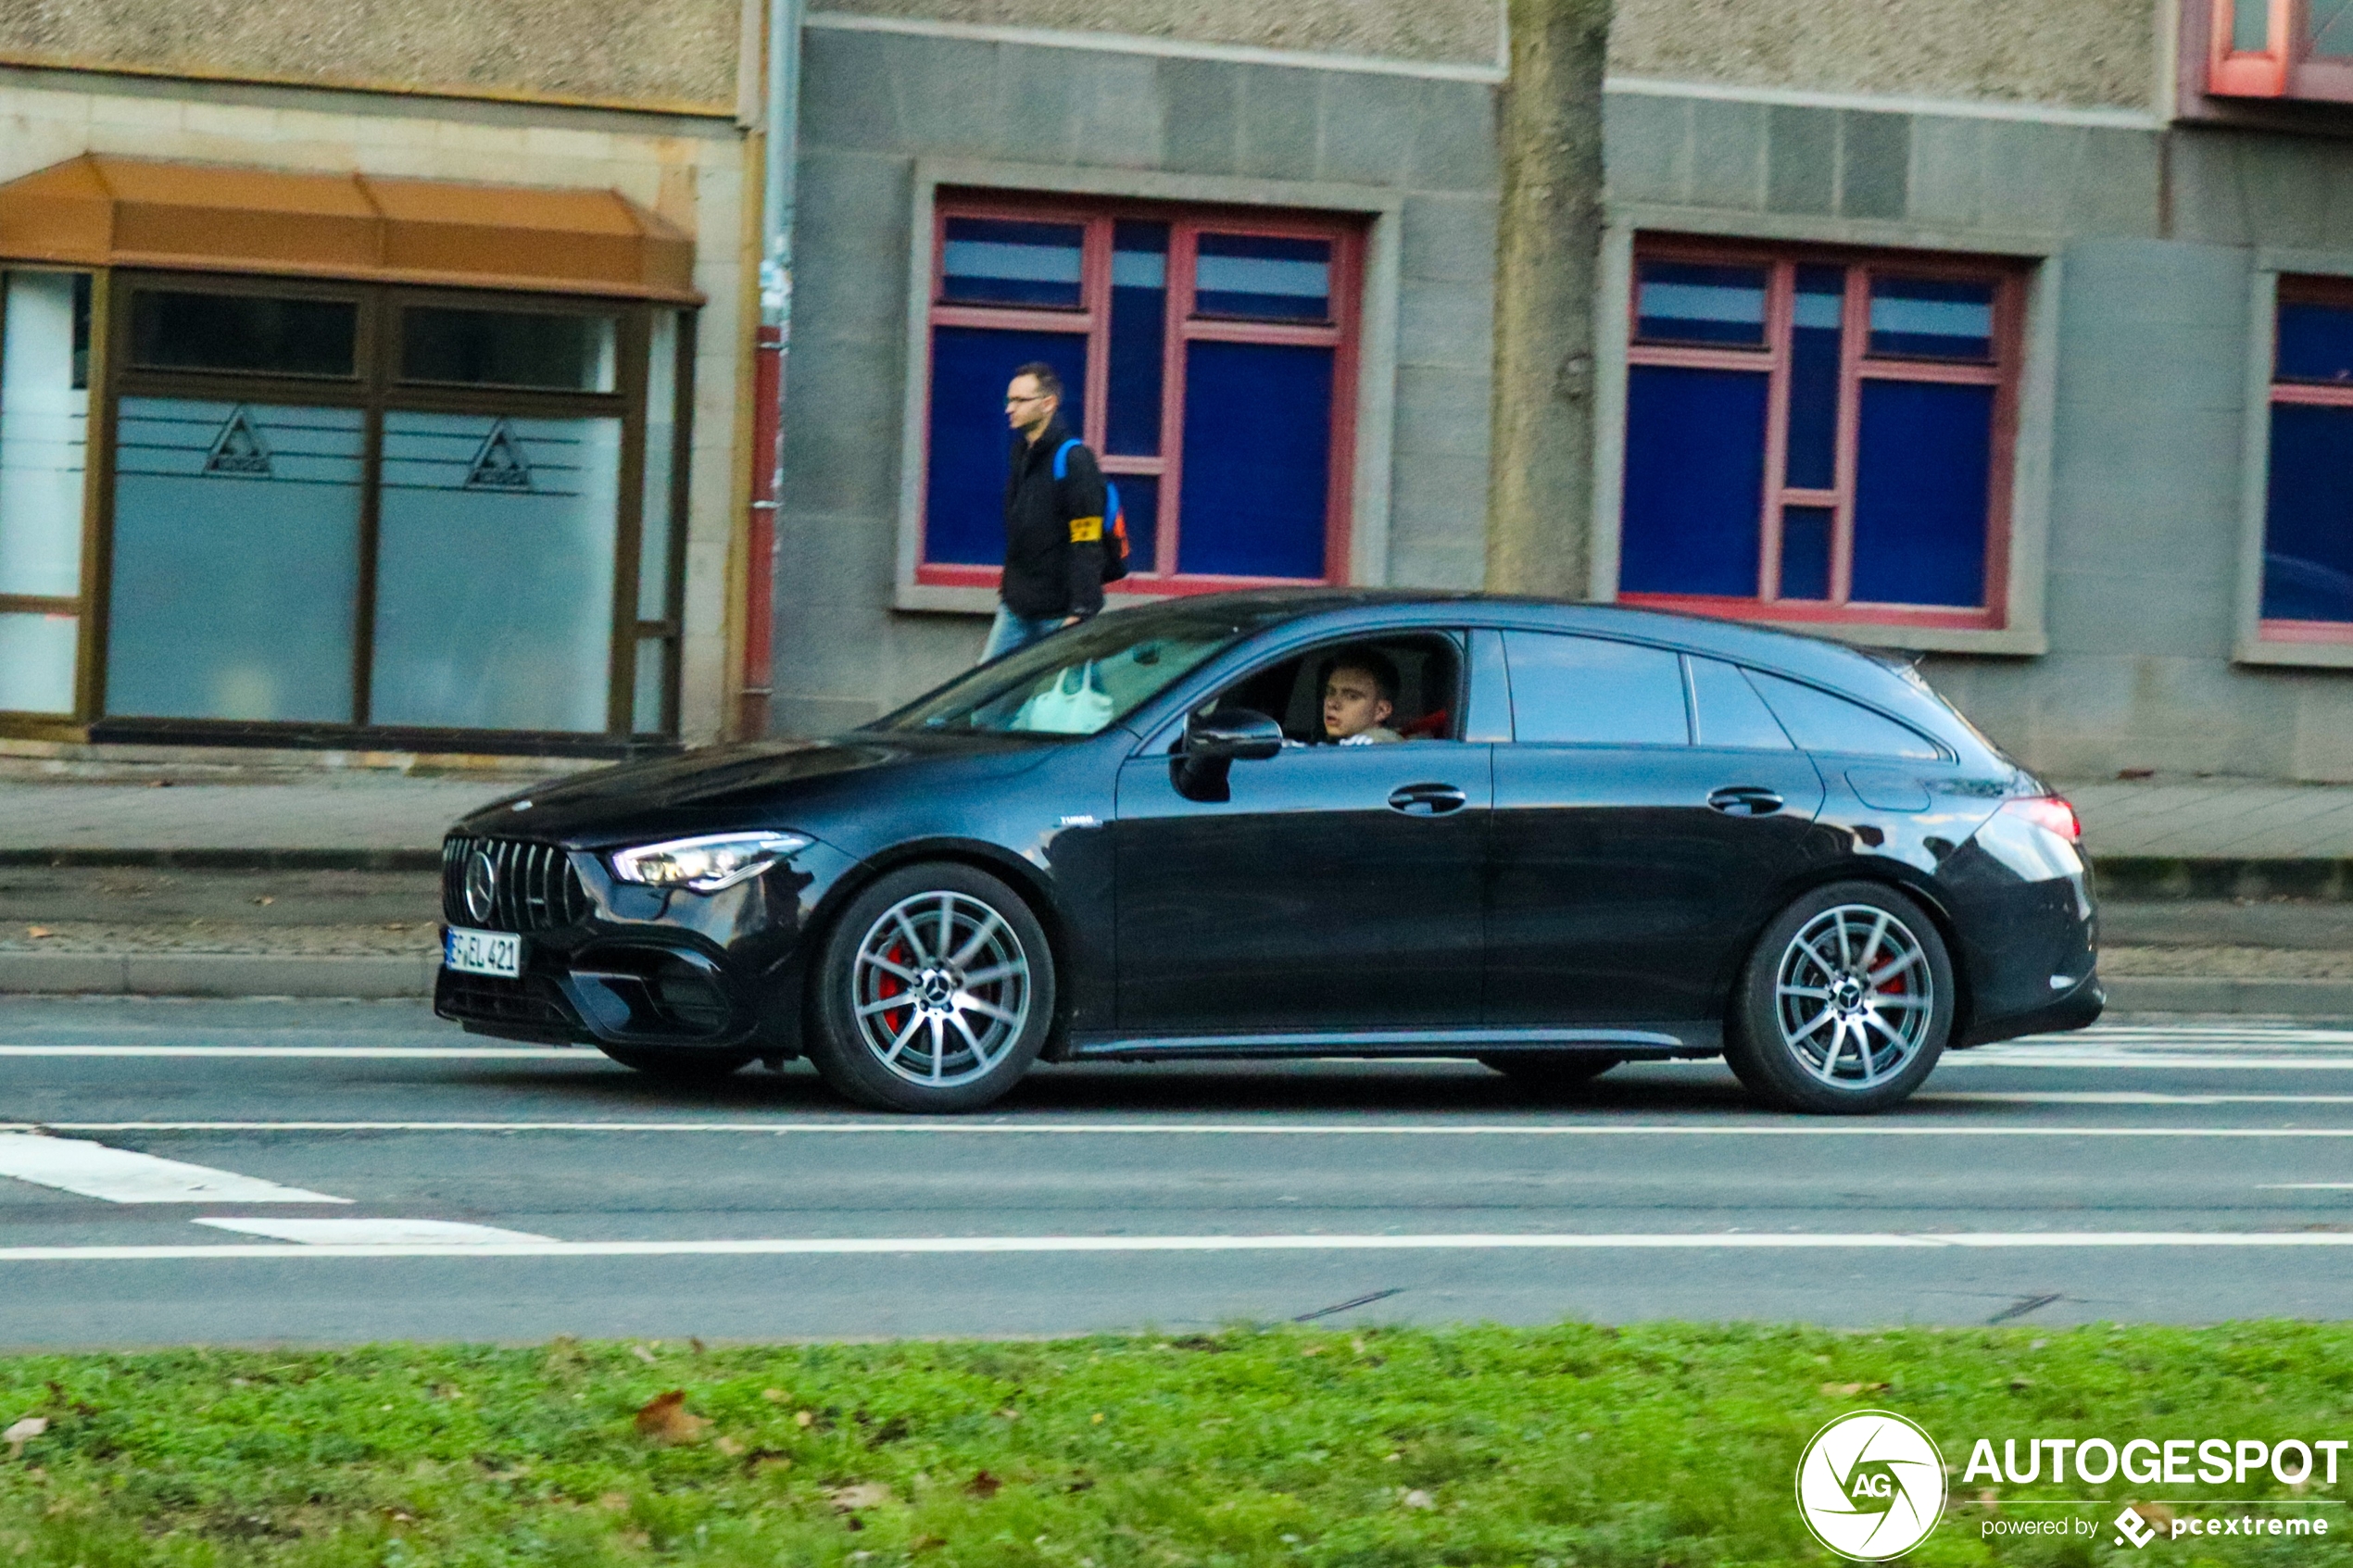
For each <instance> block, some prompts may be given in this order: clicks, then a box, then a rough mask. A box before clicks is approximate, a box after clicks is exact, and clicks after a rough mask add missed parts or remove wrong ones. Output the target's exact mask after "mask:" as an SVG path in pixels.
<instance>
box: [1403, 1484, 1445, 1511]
mask: <svg viewBox="0 0 2353 1568" xmlns="http://www.w3.org/2000/svg"><path fill="white" fill-rule="evenodd" d="M1397 1500H1398V1501H1399V1502H1401V1503H1403V1504H1404V1505H1405V1506H1406V1507H1407V1508H1436V1507H1437V1506H1438V1499H1436V1498H1433V1497H1431V1496H1430V1495H1429V1494H1428V1492H1425V1491H1423V1490H1422V1489H1421V1488H1420V1487H1419V1486H1416V1487H1415V1488H1414V1489H1413V1490H1412V1491H1410V1492H1407V1493H1406V1494H1405V1495H1404V1496H1403V1497H1402V1498H1399V1499H1397Z"/></svg>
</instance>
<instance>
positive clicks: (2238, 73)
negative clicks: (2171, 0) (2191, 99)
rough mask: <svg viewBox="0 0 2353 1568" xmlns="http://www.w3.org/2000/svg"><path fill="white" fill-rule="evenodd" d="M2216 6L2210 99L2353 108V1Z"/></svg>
mask: <svg viewBox="0 0 2353 1568" xmlns="http://www.w3.org/2000/svg"><path fill="white" fill-rule="evenodd" d="M2208 5H2209V6H2210V9H2209V11H2208V24H2209V25H2208V44H2207V66H2206V90H2207V91H2208V93H2210V94H2213V95H2214V96H2216V97H2219V98H2313V99H2322V100H2330V101H2334V102H2338V103H2347V102H2353V0H2208ZM2192 57H2193V58H2195V57H2196V56H2192Z"/></svg>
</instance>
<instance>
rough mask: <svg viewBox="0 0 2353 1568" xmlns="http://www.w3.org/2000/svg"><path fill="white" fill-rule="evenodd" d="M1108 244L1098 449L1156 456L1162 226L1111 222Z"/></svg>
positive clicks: (1164, 290) (1162, 329) (1162, 330)
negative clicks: (1106, 367) (1106, 394)
mask: <svg viewBox="0 0 2353 1568" xmlns="http://www.w3.org/2000/svg"><path fill="white" fill-rule="evenodd" d="M1111 246H1112V249H1111V388H1110V391H1111V397H1110V404H1111V408H1110V418H1109V420H1107V421H1106V426H1105V429H1104V432H1103V449H1104V450H1105V451H1107V452H1114V453H1117V454H1119V455H1120V456H1122V457H1129V458H1151V457H1157V456H1159V454H1160V382H1161V364H1162V359H1161V354H1162V350H1163V348H1164V346H1165V345H1166V341H1167V321H1168V225H1167V224H1165V223H1132V222H1122V223H1118V224H1114V226H1113V229H1112V240H1111Z"/></svg>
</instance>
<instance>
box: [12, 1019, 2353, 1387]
mask: <svg viewBox="0 0 2353 1568" xmlns="http://www.w3.org/2000/svg"><path fill="white" fill-rule="evenodd" d="M0 1123H5V1126H0V1171H6V1172H9V1173H12V1174H9V1175H6V1176H0V1345H12V1346H31V1345H96V1344H107V1345H120V1344H154V1343H169V1342H183V1341H191V1340H202V1341H214V1342H219V1341H259V1340H292V1341H318V1342H333V1341H350V1340H359V1339H367V1338H374V1337H384V1336H426V1337H464V1338H478V1339H500V1340H518V1339H531V1338H537V1337H542V1336H549V1335H553V1334H558V1333H572V1334H580V1335H599V1336H605V1335H634V1336H653V1337H665V1338H683V1337H685V1336H687V1335H690V1334H691V1335H699V1336H702V1337H704V1338H705V1339H721V1338H750V1337H774V1336H872V1335H900V1334H920V1335H980V1334H991V1335H1012V1334H1047V1333H1058V1332H1070V1331H1076V1330H1084V1329H1095V1328H1127V1327H1140V1326H1145V1325H1159V1326H1162V1327H1168V1328H1177V1327H1191V1326H1198V1325H1202V1324H1213V1323H1221V1322H1228V1321H1232V1320H1236V1319H1252V1320H1275V1319H1286V1318H1295V1317H1300V1316H1302V1315H1306V1314H1316V1313H1322V1314H1325V1315H1324V1316H1323V1317H1321V1318H1319V1319H1317V1321H1326V1322H1332V1323H1346V1322H1368V1321H1371V1322H1378V1321H1388V1322H1400V1321H1421V1322H1429V1321H1441V1320H1466V1319H1496V1320H1503V1321H1512V1322H1543V1321H1550V1320H1555V1319H1558V1318H1562V1317H1566V1316H1575V1317H1588V1318H1596V1319H1604V1320H1626V1319H1630V1318H1637V1317H1646V1316H1657V1315H1676V1316H1690V1317H1704V1318H1731V1317H1765V1318H1806V1319H1813V1320H1817V1321H1822V1322H1830V1323H1854V1324H1863V1323H1899V1322H1935V1323H1985V1322H1989V1321H1997V1320H1998V1321H2013V1322H2023V1323H2069V1322H2080V1321H2085V1320H2094V1319H2101V1318H2122V1319H2143V1320H2166V1321H2181V1322H2197V1321H2208V1320H2212V1319H2217V1318H2224V1317H2238V1316H2253V1315H2258V1314H2285V1315H2292V1316H2309V1317H2332V1316H2339V1315H2344V1313H2345V1312H2346V1311H2347V1304H2348V1303H2353V1032H2344V1031H2328V1030H2318V1029H2299V1028H2292V1027H2286V1026H2266V1025H2244V1024H2225V1023H2221V1022H2213V1023H2196V1022H2171V1023H2169V1022H2158V1021H2151V1022H2145V1023H2144V1024H2140V1025H2131V1026H2119V1025H2104V1026H2102V1027H2101V1028H2099V1029H2097V1030H2095V1031H2092V1032H2090V1033H2088V1034H2085V1035H2072V1036H2065V1037H2060V1038H2056V1039H2049V1040H2043V1041H2034V1042H2021V1043H2019V1044H2015V1045H2010V1046H2005V1047H1989V1048H1987V1049H1984V1050H1982V1051H1976V1052H1970V1053H1968V1054H1967V1055H1966V1056H1961V1057H1957V1058H1954V1059H1950V1060H1948V1062H1947V1064H1946V1065H1945V1066H1944V1067H1943V1068H1942V1069H1940V1071H1939V1072H1938V1073H1937V1075H1936V1076H1935V1077H1934V1078H1933V1079H1932V1080H1931V1083H1930V1085H1929V1087H1928V1090H1927V1091H1926V1092H1925V1093H1923V1094H1922V1095H1921V1096H1920V1097H1919V1098H1918V1099H1916V1100H1915V1101H1914V1102H1913V1104H1912V1105H1911V1106H1910V1107H1909V1108H1907V1109H1906V1110H1904V1111H1903V1112H1901V1113H1899V1114H1897V1115H1894V1116H1889V1117H1883V1118H1879V1119H1874V1120H1869V1121H1838V1122H1833V1121H1821V1120H1809V1119H1799V1118H1787V1117H1779V1116H1773V1115H1768V1114H1762V1113H1759V1112H1757V1111H1755V1110H1752V1109H1751V1108H1749V1107H1748V1106H1747V1105H1746V1104H1745V1103H1744V1102H1743V1100H1742V1098H1740V1095H1739V1093H1738V1090H1737V1086H1736V1085H1734V1084H1733V1083H1732V1082H1731V1080H1730V1077H1729V1075H1728V1074H1726V1073H1724V1072H1723V1070H1722V1069H1721V1068H1720V1067H1719V1066H1717V1065H1715V1064H1709V1063H1694V1064H1680V1065H1656V1066H1648V1067H1641V1068H1625V1069H1621V1070H1620V1071H1619V1072H1618V1073H1613V1074H1612V1075H1611V1076H1610V1077H1609V1078H1608V1079H1606V1080H1604V1081H1603V1082H1602V1084H1600V1085H1597V1086H1596V1087H1595V1088H1594V1089H1593V1090H1592V1092H1591V1093H1590V1094H1589V1095H1588V1096H1587V1097H1585V1098H1582V1099H1579V1100H1574V1101H1567V1102H1555V1103H1550V1104H1546V1103H1541V1102H1535V1101H1530V1100H1529V1099H1526V1098H1521V1097H1519V1096H1518V1095H1516V1092H1515V1091H1514V1090H1513V1089H1512V1088H1511V1087H1510V1086H1509V1085H1506V1084H1504V1082H1503V1081H1502V1080H1501V1079H1499V1078H1496V1077H1495V1076H1494V1075H1492V1074H1491V1073H1486V1072H1485V1071H1484V1070H1482V1069H1479V1068H1477V1067H1475V1066H1467V1065H1461V1064H1453V1063H1438V1062H1433V1063H1410V1064H1397V1063H1392V1064H1385V1065H1371V1064H1356V1063H1333V1064H1319V1065H1310V1066H1281V1067H1275V1066H1256V1065H1232V1064H1223V1065H1219V1064H1207V1063H1202V1064H1192V1065H1189V1066H1185V1067H1181V1068H1173V1067H1133V1066H1114V1065H1090V1066H1088V1067H1084V1068H1061V1069H1048V1070H1044V1071H1043V1072H1041V1073H1040V1074H1039V1075H1038V1077H1037V1078H1036V1079H1035V1080H1033V1081H1032V1083H1031V1084H1029V1085H1025V1087H1024V1088H1023V1090H1022V1091H1021V1092H1020V1093H1019V1094H1018V1095H1017V1096H1016V1097H1015V1098H1013V1099H1012V1100H1011V1101H1009V1102H1008V1103H1007V1104H1006V1105H1005V1106H1004V1107H1002V1108H1000V1111H998V1112H996V1113H992V1114H990V1115H988V1116H985V1117H979V1118H972V1119H964V1120H957V1121H920V1120H912V1119H886V1118H875V1117H872V1116H867V1115H863V1114H860V1113H856V1112H852V1111H849V1110H844V1109H843V1108H842V1107H840V1106H839V1105H838V1104H837V1103H836V1102H834V1101H833V1100H832V1099H831V1098H828V1097H827V1095H826V1094H825V1093H824V1090H823V1089H822V1087H821V1086H820V1085H818V1084H817V1083H816V1081H815V1080H814V1078H813V1077H812V1076H810V1075H809V1074H808V1073H806V1072H805V1070H800V1069H798V1068H796V1069H794V1070H791V1071H787V1072H786V1073H781V1074H777V1073H760V1072H757V1071H755V1072H752V1073H746V1074H744V1075H742V1076H740V1077H739V1078H737V1079H736V1080H734V1081H732V1082H730V1083H729V1084H727V1085H724V1086H723V1087H721V1088H718V1089H712V1090H701V1091H679V1090H665V1089H662V1088H660V1087H658V1086H656V1085H651V1084H649V1083H648V1081H646V1080H644V1079H641V1078H639V1077H636V1076H635V1075H634V1074H632V1073H627V1072H625V1071H623V1070H622V1069H620V1068H618V1067H614V1066H611V1065H610V1064H608V1063H607V1062H605V1061H604V1060H602V1059H601V1058H599V1057H598V1056H596V1055H594V1054H593V1053H585V1052H578V1051H560V1050H543V1049H538V1048H535V1047H519V1046H518V1047H508V1046H502V1045H498V1044H497V1043H495V1042H486V1041H480V1040H475V1039H473V1038H472V1037H470V1036H466V1035H459V1034H457V1033H455V1032H454V1031H451V1030H448V1029H447V1028H445V1027H444V1026H442V1025H439V1024H436V1023H435V1022H434V1021H433V1020H432V1019H431V1018H430V1017H428V1016H426V1015H425V1013H424V1011H423V1010H422V1008H421V1007H419V1006H417V1005H415V1004H409V1003H373V1004H371V1003H319V1002H302V1003H291V1002H280V1003H271V1002H210V1003H207V1002H161V1001H145V1002H141V1001H123V1000H105V1001H82V1002H75V1001H65V1000H57V1001H44V1000H33V999H24V998H19V999H14V1000H5V1001H0ZM1351 1303H1354V1304H1353V1305H1351Z"/></svg>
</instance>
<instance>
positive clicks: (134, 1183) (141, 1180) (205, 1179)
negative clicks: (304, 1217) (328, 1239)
mask: <svg viewBox="0 0 2353 1568" xmlns="http://www.w3.org/2000/svg"><path fill="white" fill-rule="evenodd" d="M0 1176H13V1177H15V1178H16V1179H17V1180H19V1181H20V1182H31V1183H32V1184H33V1185H36V1186H45V1187H55V1188H56V1189H57V1190H58V1191H60V1192H70V1193H75V1194H78V1195H79V1196H81V1197H83V1198H104V1199H106V1200H107V1202H109V1203H348V1202H350V1201H351V1199H349V1198H330V1197H328V1196H327V1195H326V1194H325V1193H322V1192H306V1191H304V1190H303V1189H302V1188H300V1187H290V1186H280V1185H278V1184H277V1183H275V1182H266V1181H263V1180H261V1179H260V1178H259V1177H258V1176H240V1175H238V1174H236V1173H234V1172H233V1171H216V1170H213V1169H212V1168H211V1167H209V1166H206V1165H188V1164H183V1163H182V1162H181V1161H179V1160H162V1159H158V1158H157V1157H156V1156H155V1155H152V1154H136V1153H133V1152H132V1150H130V1149H127V1148H107V1146H106V1145H105V1144H102V1143H94V1142H91V1141H90V1140H88V1139H86V1138H57V1137H44V1136H39V1135H33V1134H30V1133H0Z"/></svg>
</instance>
